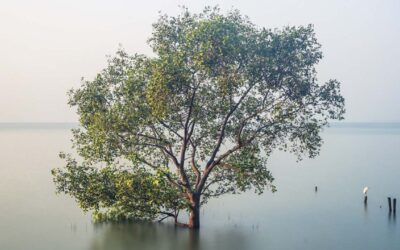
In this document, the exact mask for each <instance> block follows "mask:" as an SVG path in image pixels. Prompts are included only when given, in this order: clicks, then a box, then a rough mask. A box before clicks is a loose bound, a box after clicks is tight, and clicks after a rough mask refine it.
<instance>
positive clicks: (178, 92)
mask: <svg viewBox="0 0 400 250" xmlns="http://www.w3.org/2000/svg"><path fill="white" fill-rule="evenodd" d="M153 28H154V30H153V34H152V36H151V38H150V39H149V44H150V46H151V47H152V49H153V51H154V54H155V56H154V57H148V56H144V55H137V54H136V55H133V56H131V55H128V54H127V53H126V52H124V50H122V49H121V50H119V51H118V52H117V53H116V55H115V56H114V57H113V58H110V59H109V62H108V66H107V67H106V68H105V69H104V70H103V71H101V72H100V73H99V74H98V75H97V76H96V77H95V79H94V80H92V81H83V83H82V86H81V87H80V88H79V89H76V90H72V91H71V92H70V100H69V104H70V105H72V106H74V107H77V112H78V114H79V118H80V128H79V129H75V130H73V136H74V139H73V141H74V145H75V147H76V150H77V152H78V153H79V156H80V158H81V160H79V161H78V160H75V159H74V158H73V157H71V156H70V155H66V154H61V157H62V158H64V159H65V160H66V166H65V167H64V168H61V169H54V170H53V175H54V181H55V183H56V186H57V190H58V192H64V193H67V194H70V195H71V196H73V197H75V199H76V200H77V201H78V202H79V204H80V206H81V207H82V208H83V209H85V210H93V211H94V217H95V218H96V219H98V220H103V219H115V220H119V219H142V220H143V219H144V220H155V219H158V220H163V219H165V218H167V217H172V218H174V220H175V223H177V224H180V225H186V226H188V227H190V228H199V226H200V213H199V211H200V206H201V205H203V204H205V203H206V202H207V201H208V200H209V199H210V198H212V197H218V196H221V195H223V194H227V193H233V194H236V193H241V192H244V191H246V190H249V189H254V190H255V192H257V193H259V194H261V193H262V192H263V191H264V189H265V188H269V189H270V190H272V191H275V186H274V185H273V184H272V181H273V177H272V175H271V173H270V172H269V171H268V169H267V168H266V160H267V159H268V156H269V155H270V154H271V152H272V151H273V150H274V149H281V150H285V151H289V152H292V153H295V154H296V155H297V156H298V157H299V159H301V157H302V156H303V155H305V154H306V155H307V156H309V157H315V156H316V155H317V154H318V152H319V148H320V146H321V144H322V139H321V137H320V135H319V134H320V131H321V129H322V128H323V127H324V126H325V125H327V124H328V122H329V120H331V119H343V114H344V98H343V97H342V96H341V94H340V86H339V85H340V84H339V82H338V81H336V80H329V81H328V82H326V83H324V84H319V83H318V82H317V78H316V70H315V65H316V64H317V63H318V61H319V60H320V59H321V58H322V53H321V50H320V45H319V44H318V42H317V40H316V38H315V34H314V30H313V27H312V25H309V26H306V27H303V26H300V27H285V28H283V29H280V30H278V29H275V30H270V29H265V28H258V27H257V26H255V25H254V24H253V23H251V22H250V21H249V20H248V18H247V17H244V16H242V15H241V14H240V13H239V12H238V11H236V10H235V11H231V12H229V13H227V14H225V15H224V14H221V13H220V11H219V10H218V9H217V8H205V9H204V11H203V12H201V13H199V14H193V13H190V12H189V11H188V10H187V9H183V11H182V13H181V14H180V15H179V16H177V17H170V16H166V15H164V16H161V17H160V18H159V20H158V21H157V22H156V23H155V24H154V25H153ZM182 210H183V211H188V212H189V221H188V223H187V224H184V223H180V222H179V221H178V215H179V212H180V211H182Z"/></svg>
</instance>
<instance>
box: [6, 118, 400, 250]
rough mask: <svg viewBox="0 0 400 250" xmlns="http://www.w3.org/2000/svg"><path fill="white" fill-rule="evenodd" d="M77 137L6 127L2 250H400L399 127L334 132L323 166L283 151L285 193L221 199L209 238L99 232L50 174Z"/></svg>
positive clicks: (276, 167) (171, 231) (59, 130)
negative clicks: (393, 206) (391, 206)
mask: <svg viewBox="0 0 400 250" xmlns="http://www.w3.org/2000/svg"><path fill="white" fill-rule="evenodd" d="M69 129H70V125H68V124H58V125H55V124H35V125H32V124H23V125H18V124H2V125H0V249H1V250H3V249H4V250H17V249H18V250H25V249H30V250H36V249H38V250H46V249H51V250H53V249H58V250H63V249H76V250H80V249H84V250H86V249H88V250H103V249H104V250H105V249H107V250H114V249H115V250H122V249H123V250H125V249H143V250H145V249H199V250H200V249H218V250H224V249H400V224H399V220H400V217H399V218H397V220H396V216H395V214H393V213H389V212H388V204H387V197H395V198H397V199H398V210H400V204H399V203H400V200H399V199H400V161H399V158H400V125H399V124H344V125H340V126H339V125H337V126H333V127H331V128H329V129H327V130H326V131H325V132H324V133H323V137H324V140H325V144H324V145H323V148H322V151H321V154H320V156H318V157H317V158H316V159H313V160H304V161H302V162H300V163H297V162H296V159H295V158H294V157H293V156H291V155H289V154H286V153H282V152H276V153H274V155H273V156H272V157H271V159H270V161H269V164H270V165H269V166H270V169H271V170H272V173H273V174H274V177H275V178H276V181H275V184H276V186H277V188H278V192H276V193H274V194H272V193H270V192H268V191H267V192H265V193H264V194H263V195H261V196H257V195H254V194H252V193H251V192H250V193H247V194H243V195H236V196H233V195H232V196H230V195H229V196H225V197H223V198H220V199H217V200H213V201H211V202H210V203H209V204H208V205H207V206H206V207H204V208H203V211H202V228H201V230H200V231H199V232H191V231H189V230H186V229H181V228H175V227H173V226H171V225H169V224H167V223H164V224H151V223H145V224H132V223H121V224H100V225H94V224H92V223H91V220H90V214H84V213H83V212H82V211H81V210H80V209H79V208H78V207H77V205H76V203H75V202H74V200H73V199H71V198H69V197H67V196H65V195H55V193H54V185H53V183H52V178H51V175H50V169H52V168H54V167H57V166H60V164H62V162H61V161H60V160H59V159H58V157H57V155H58V152H59V151H65V152H70V151H71V149H70V147H71V145H70V137H71V133H70V131H69ZM315 186H318V192H315V191H314V187H315ZM364 186H369V188H370V189H369V193H368V194H369V195H368V206H364V203H363V194H362V190H363V188H364ZM398 216H400V211H399V212H398Z"/></svg>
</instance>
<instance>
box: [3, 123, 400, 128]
mask: <svg viewBox="0 0 400 250" xmlns="http://www.w3.org/2000/svg"><path fill="white" fill-rule="evenodd" d="M78 127H79V123H75V122H0V129H27V128H29V129H72V128H78ZM329 128H360V129H379V128H385V129H388V128H389V129H390V128H393V129H400V122H332V123H330V125H329V127H328V129H329Z"/></svg>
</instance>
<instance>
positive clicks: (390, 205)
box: [388, 197, 392, 212]
mask: <svg viewBox="0 0 400 250" xmlns="http://www.w3.org/2000/svg"><path fill="white" fill-rule="evenodd" d="M388 204H389V212H392V199H391V198H390V197H388Z"/></svg>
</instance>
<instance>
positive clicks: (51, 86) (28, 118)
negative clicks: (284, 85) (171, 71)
mask: <svg viewBox="0 0 400 250" xmlns="http://www.w3.org/2000/svg"><path fill="white" fill-rule="evenodd" d="M180 5H185V6H186V7H188V8H189V9H190V10H191V11H193V12H199V11H201V10H202V9H203V8H204V6H206V5H209V6H215V5H218V6H219V7H220V8H221V9H222V11H228V10H230V9H232V8H236V9H239V10H240V11H241V13H242V14H244V15H247V16H248V17H249V18H250V20H251V21H252V22H253V23H255V24H256V25H257V26H259V27H266V28H281V27H283V26H287V25H307V24H310V23H311V24H314V27H315V32H316V35H317V38H318V41H319V42H320V43H321V44H322V51H323V53H324V58H323V59H322V61H321V62H320V63H319V65H318V66H317V71H318V78H319V80H320V81H321V82H325V81H327V80H328V79H337V80H339V81H340V82H341V83H342V93H343V95H344V97H345V98H346V109H347V113H346V116H345V118H346V121H348V122H400V74H399V73H400V46H399V44H400V43H399V42H400V1H399V0H376V1H370V0H359V1H351V0H348V1H344V0H343V1H340V0H336V1H324V0H308V1H300V0H279V1H271V0H263V1H261V0H259V1H255V0H246V1H233V0H222V1H217V0H214V1H200V0H196V1H172V0H155V1H152V0H147V1H143V0H142V1H133V0H112V1H111V0H109V1H105V0H63V1H62V0H32V1H23V0H0V122H76V121H77V115H76V114H75V110H74V109H71V108H70V107H69V106H68V104H67V100H68V98H67V95H66V93H67V91H68V90H69V89H71V88H77V87H79V85H80V82H81V78H82V77H85V78H87V79H91V78H93V77H94V76H95V75H96V73H97V72H99V71H100V70H101V69H102V68H103V67H105V65H106V60H107V59H106V55H111V54H113V53H114V52H115V51H116V50H117V49H118V47H119V45H120V44H121V45H122V46H123V47H124V48H125V49H126V50H127V51H128V52H129V53H132V54H133V53H143V54H146V55H151V53H152V52H151V49H150V48H149V46H148V44H147V42H146V41H147V39H148V38H149V37H150V35H151V32H152V26H151V24H152V23H154V22H155V21H156V20H157V18H158V16H159V13H160V12H161V13H164V14H168V15H172V16H173V15H177V14H178V13H179V12H180V8H179V6H180Z"/></svg>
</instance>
